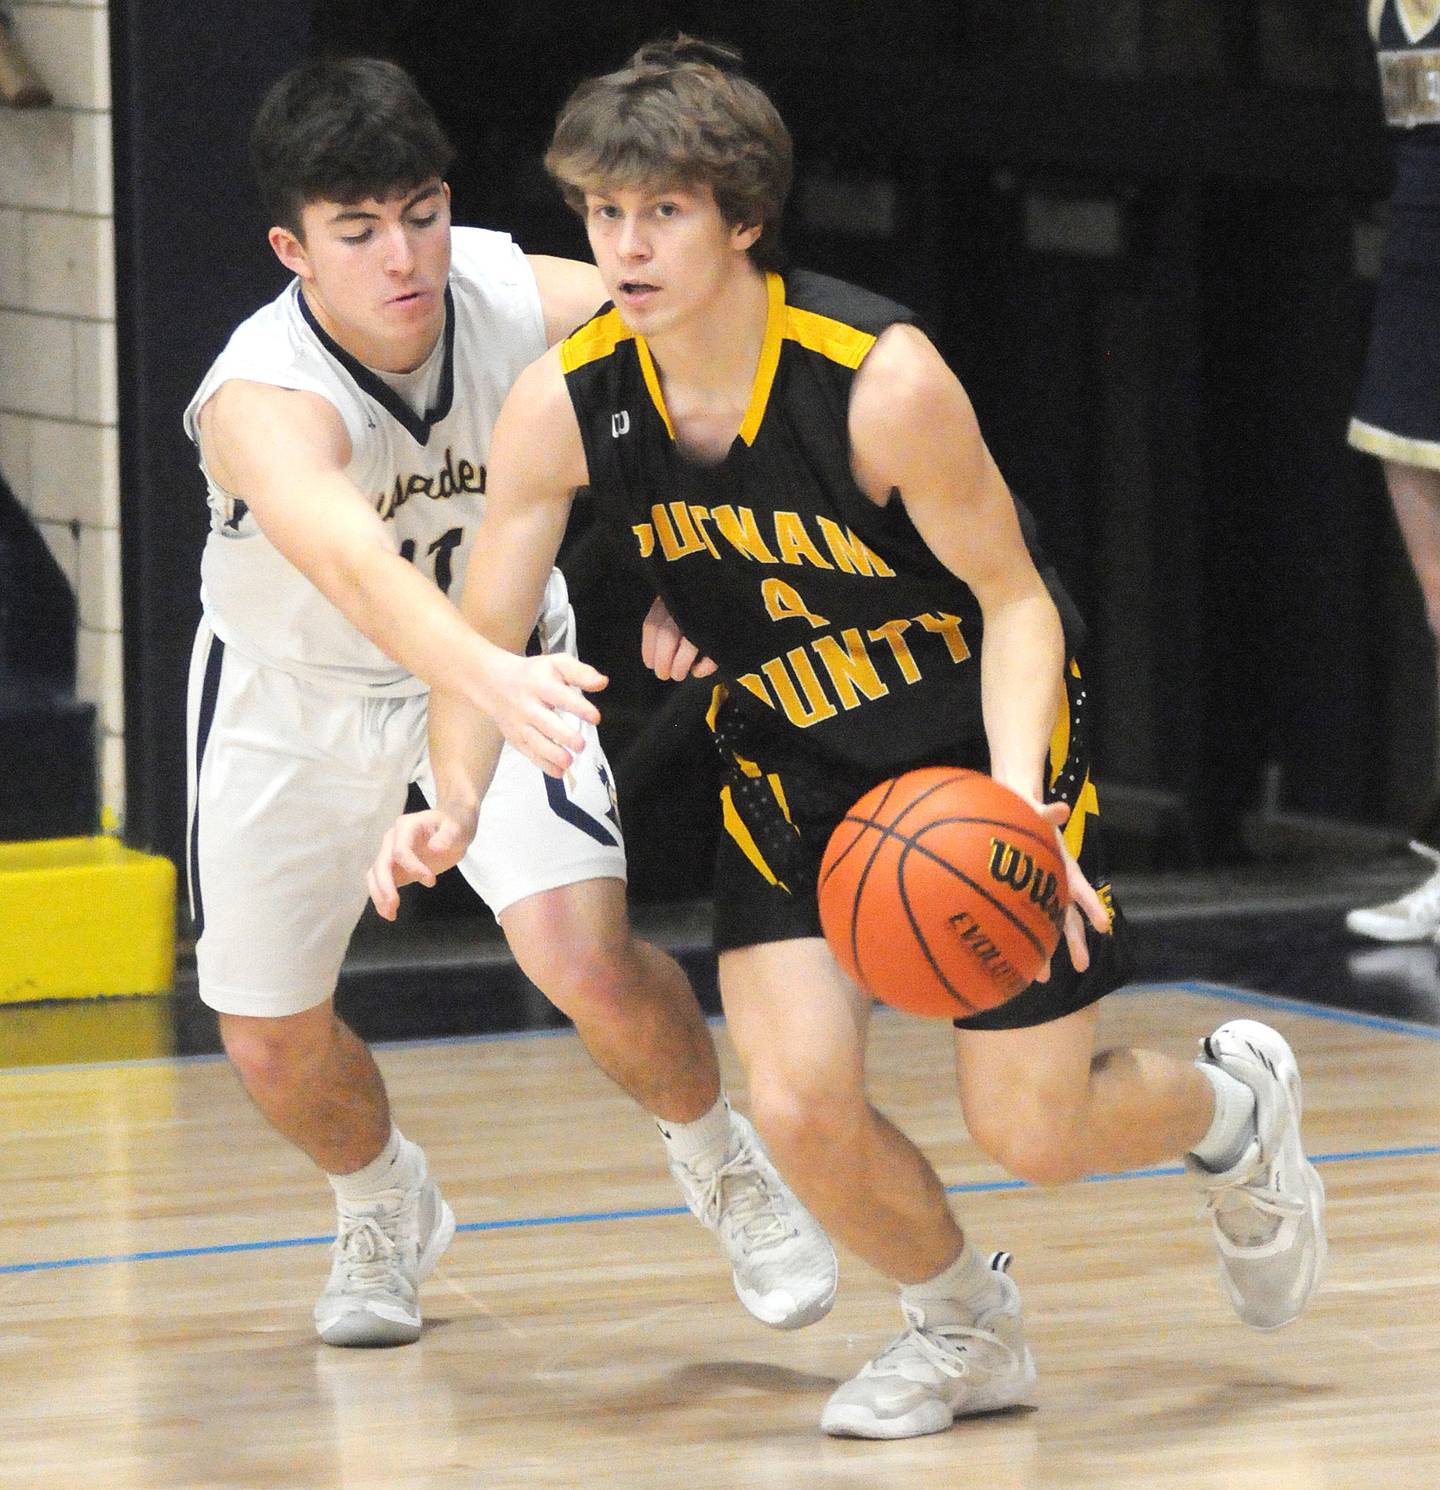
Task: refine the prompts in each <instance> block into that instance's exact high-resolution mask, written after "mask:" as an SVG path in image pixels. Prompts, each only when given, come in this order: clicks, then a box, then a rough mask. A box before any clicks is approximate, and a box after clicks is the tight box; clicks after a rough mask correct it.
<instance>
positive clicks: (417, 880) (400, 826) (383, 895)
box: [365, 808, 475, 921]
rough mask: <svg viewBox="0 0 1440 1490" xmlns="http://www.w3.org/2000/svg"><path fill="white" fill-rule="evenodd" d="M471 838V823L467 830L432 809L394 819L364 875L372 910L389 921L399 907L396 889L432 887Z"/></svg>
mask: <svg viewBox="0 0 1440 1490" xmlns="http://www.w3.org/2000/svg"><path fill="white" fill-rule="evenodd" d="M474 836H475V829H474V826H473V824H472V825H471V826H469V827H468V828H467V827H466V826H465V825H464V824H462V823H459V822H457V821H456V820H455V819H454V818H453V817H451V816H450V815H449V814H448V813H444V812H439V811H437V810H436V809H434V808H428V809H427V810H426V811H424V812H407V813H406V814H405V815H404V816H403V817H397V818H396V819H395V822H394V824H393V825H392V826H391V827H390V829H389V831H388V832H387V833H386V834H385V837H384V838H383V839H382V840H381V843H380V852H379V853H378V854H376V855H375V861H374V863H372V864H371V866H370V869H369V872H368V873H367V874H366V876H365V888H366V889H367V890H369V892H370V900H371V902H372V903H373V905H374V906H375V909H376V910H377V911H379V912H380V914H381V915H382V916H384V918H385V919H386V920H387V921H393V920H394V919H395V913H396V912H397V911H398V910H399V908H400V887H401V886H402V885H413V884H421V885H433V884H434V883H435V881H436V879H437V878H438V877H439V876H440V875H441V874H443V873H444V872H445V871H446V870H447V869H453V868H454V867H455V865H457V864H458V863H459V862H460V860H461V859H463V858H464V857H465V850H466V849H467V848H469V847H470V840H471V839H472V838H473V837H474Z"/></svg>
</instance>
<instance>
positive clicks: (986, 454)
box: [850, 325, 1109, 969]
mask: <svg viewBox="0 0 1440 1490" xmlns="http://www.w3.org/2000/svg"><path fill="white" fill-rule="evenodd" d="M850 442H851V451H852V457H851V458H852V463H853V466H854V470H855V476H856V479H857V481H858V482H859V484H860V486H861V488H862V490H864V491H865V493H866V494H867V495H868V496H869V497H870V499H871V500H872V501H874V502H876V503H878V504H880V505H884V504H885V503H886V502H888V501H892V500H899V501H902V502H904V504H905V510H906V512H907V513H908V514H909V517H910V520H911V522H913V523H914V525H915V528H916V530H917V531H918V532H919V534H920V536H921V537H922V538H923V539H924V540H925V542H926V543H927V544H928V545H929V547H930V550H931V552H932V553H933V554H934V555H935V556H936V558H938V559H939V560H940V562H941V563H942V564H944V565H945V567H946V568H947V569H949V570H950V572H951V573H952V574H954V575H955V576H956V578H957V579H960V580H962V581H963V582H964V583H965V584H966V585H967V586H969V588H970V590H971V591H972V592H973V593H974V595H975V598H976V600H977V601H979V603H980V610H981V613H982V615H983V617H984V622H985V634H984V640H983V644H982V646H981V649H980V696H981V709H982V712H983V714H984V721H985V738H986V741H987V742H988V744H989V747H990V773H991V775H992V776H993V777H994V778H995V780H997V781H999V782H1001V783H1002V784H1004V785H1005V786H1008V787H1009V788H1010V789H1011V790H1012V791H1015V792H1018V793H1019V794H1020V795H1021V796H1022V797H1024V798H1025V799H1026V800H1027V801H1030V802H1032V803H1034V804H1035V806H1036V807H1037V808H1039V809H1041V811H1042V813H1043V815H1044V816H1045V817H1046V819H1047V820H1048V821H1050V822H1052V823H1054V824H1055V826H1056V827H1057V828H1058V827H1059V826H1060V825H1061V824H1063V822H1064V821H1065V818H1066V817H1067V816H1068V810H1067V809H1066V808H1065V807H1064V806H1063V804H1060V803H1051V804H1048V805H1047V804H1046V803H1045V794H1044V788H1045V769H1046V763H1047V759H1048V754H1049V742H1050V736H1051V733H1052V731H1053V729H1054V724H1055V719H1056V716H1057V714H1058V712H1059V708H1060V702H1061V697H1062V690H1063V688H1064V668H1065V634H1064V630H1063V628H1062V626H1061V624H1060V614H1059V611H1058V610H1057V609H1056V607H1055V602H1054V601H1053V600H1052V599H1051V597H1050V592H1049V590H1047V589H1046V587H1045V582H1044V580H1042V579H1041V577H1040V574H1039V571H1038V570H1037V569H1036V568H1035V562H1034V560H1033V559H1032V558H1031V556H1030V551H1029V549H1028V548H1027V547H1026V545H1025V539H1024V535H1023V534H1022V533H1021V531H1020V520H1019V517H1018V515H1017V514H1016V511H1015V503H1014V500H1013V498H1012V497H1011V495H1010V489H1009V487H1008V486H1007V485H1006V484H1005V480H1004V478H1003V477H1002V476H1001V474H1000V471H999V468H998V467H997V466H996V464H995V461H994V459H993V457H992V456H991V454H990V451H989V450H988V449H987V447H986V445H985V441H984V439H983V438H982V437H981V434H980V428H979V425H978V423H977V422H976V419H975V411H974V409H973V408H972V407H971V404H970V399H969V397H968V396H967V394H966V392H965V390H964V388H963V387H962V386H961V385H960V380H959V379H958V378H957V377H956V376H955V374H954V373H953V372H951V370H950V368H949V367H948V366H947V365H946V363H945V361H944V359H943V358H942V357H941V356H940V354H939V352H938V351H936V349H935V347H934V346H933V344H932V343H931V342H930V340H929V338H927V337H926V336H925V335H924V333H923V332H921V331H919V330H917V329H916V328H915V327H913V326H903V325H896V326H892V327H890V328H889V329H888V330H887V331H885V332H884V334H883V335H882V336H881V337H880V339H879V340H878V341H877V342H876V344H875V347H874V348H873V349H872V351H871V352H870V355H869V356H868V357H867V358H866V359H865V362H864V363H863V364H862V365H861V368H860V372H859V373H858V374H857V376H856V379H855V385H854V388H853V390H852V392H851V401H850ZM1057 836H1058V835H1057ZM1061 847H1062V851H1063V849H1064V845H1063V843H1062V845H1061ZM1066 863H1067V868H1068V870H1069V874H1068V879H1069V883H1070V891H1071V898H1072V901H1073V902H1075V903H1076V904H1077V905H1078V906H1079V907H1080V908H1081V909H1082V910H1083V911H1084V913H1085V915H1086V916H1087V917H1088V918H1089V920H1090V921H1091V923H1092V924H1093V925H1094V926H1095V927H1096V929H1097V930H1100V931H1104V930H1106V929H1107V928H1108V927H1109V917H1108V915H1107V914H1106V912H1105V909H1104V907H1103V906H1102V905H1101V903H1100V898H1099V896H1097V895H1096V893H1095V890H1094V888H1093V887H1092V886H1091V885H1090V884H1088V883H1087V882H1086V880H1085V878H1084V876H1083V875H1082V874H1081V873H1080V870H1079V868H1078V866H1077V865H1076V864H1075V862H1074V860H1073V858H1071V857H1070V855H1069V854H1068V853H1066ZM1066 937H1067V940H1068V941H1069V944H1070V950H1071V956H1072V959H1073V960H1074V962H1075V965H1076V966H1077V968H1081V969H1083V968H1084V967H1085V966H1086V965H1087V962H1088V954H1087V952H1086V949H1085V938H1084V931H1083V927H1082V926H1081V925H1080V922H1079V918H1078V916H1072V917H1071V918H1069V921H1068V923H1067V926H1066Z"/></svg>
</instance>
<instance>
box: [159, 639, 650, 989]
mask: <svg viewBox="0 0 1440 1490" xmlns="http://www.w3.org/2000/svg"><path fill="white" fill-rule="evenodd" d="M552 650H558V648H555V647H552ZM565 650H567V651H569V652H571V653H573V652H574V624H573V620H572V621H571V623H570V626H569V628H568V632H567V635H566V637H565ZM425 705H426V696H425V695H424V694H419V695H412V696H409V697H394V696H389V697H364V696H358V697H357V696H355V695H352V694H343V693H336V692H330V691H327V690H325V689H324V688H323V687H321V686H317V685H316V684H314V683H312V682H308V681H305V680H302V679H299V678H296V677H295V676H293V675H292V674H290V673H287V672H283V671H281V670H279V669H277V668H273V667H265V666H262V665H258V664H256V663H253V662H251V661H249V660H247V659H246V658H244V657H242V656H240V655H239V654H238V653H237V652H236V651H235V649H234V648H233V647H227V646H226V645H225V644H224V643H223V642H221V641H220V640H219V639H218V638H217V637H216V636H215V635H214V634H213V633H212V632H211V630H210V628H209V626H208V625H206V624H204V623H203V622H202V623H201V626H200V630H199V633H198V635H197V636H196V639H195V648H194V652H193V654H192V656H191V665H190V693H189V708H188V711H187V713H188V719H187V725H188V731H187V732H188V738H189V751H188V759H189V803H190V813H189V833H188V838H187V858H188V864H187V868H188V871H189V881H190V909H191V915H192V917H193V919H194V924H195V934H196V946H195V957H196V963H197V971H198V974H199V983H200V997H201V998H202V999H203V1000H204V1001H205V1002H206V1003H207V1004H209V1005H210V1007H211V1008H212V1009H217V1010H219V1011H220V1012H222V1013H227V1014H251V1015H260V1016H268V1017H272V1018H273V1017H276V1016H279V1015H283V1014H297V1013H300V1012H301V1011H302V1010H305V1009H309V1008H312V1007H313V1006H314V1005H316V1004H319V1003H322V1002H324V1000H325V999H327V998H329V997H330V996H331V995H332V994H333V993H334V991H335V984H336V979H337V977H338V975H339V971H340V964H341V961H342V959H343V958H344V955H345V949H346V946H347V945H348V943H349V940H350V935H351V933H352V932H353V931H354V929H355V923H356V921H357V920H358V919H359V916H360V912H361V911H362V910H363V909H364V905H365V899H366V891H365V871H366V870H367V869H368V868H369V866H370V862H371V860H372V859H373V858H374V856H375V854H376V852H377V850H378V849H379V847H380V840H381V838H382V837H383V836H384V834H385V830H386V829H387V828H389V827H390V825H391V823H392V822H393V821H394V820H395V818H396V817H397V816H398V815H399V813H400V812H402V811H403V810H404V806H405V796H406V790H407V788H408V787H409V785H410V783H412V782H415V783H417V784H418V785H419V786H420V788H421V790H422V791H423V792H424V793H425V794H426V796H427V797H429V798H432V800H433V791H434V787H433V782H432V779H431V776H430V771H429V763H428V759H427V756H426V737H425V728H426V717H425ZM584 729H585V732H586V736H587V739H586V744H585V749H584V750H583V751H582V752H581V753H580V756H579V757H578V759H577V760H576V762H575V764H574V766H573V767H572V768H571V770H570V772H569V773H568V775H567V777H566V779H565V780H564V781H558V780H556V779H555V778H553V777H550V776H546V775H545V774H544V773H543V772H542V771H540V770H539V769H538V768H537V767H536V766H533V765H531V764H530V762H529V761H527V760H526V759H525V758H524V756H522V755H521V754H520V753H519V752H518V751H515V750H513V749H511V747H510V746H509V745H506V746H505V747H504V749H503V750H502V752H501V755H500V761H499V764H498V766H497V768H496V772H495V779H494V781H493V782H492V783H491V786H490V789H489V791H487V792H486V794H485V800H484V802H483V803H482V804H481V809H480V822H479V828H478V830H477V832H476V834H475V841H474V842H473V843H472V844H471V845H470V849H469V851H468V853H467V854H466V855H465V857H464V859H462V860H461V862H460V865H459V868H460V871H461V873H462V874H463V875H464V876H465V878H466V879H467V880H468V881H469V882H470V884H471V885H472V886H473V887H474V889H475V890H476V891H477V892H478V894H479V895H480V897H481V898H482V899H483V900H484V901H485V903H486V904H487V905H488V906H489V907H490V909H491V911H493V912H494V913H495V915H496V916H499V915H500V914H501V913H503V912H504V911H505V909H506V908H507V907H508V906H511V905H513V904H514V903H515V902H516V901H518V900H523V899H524V898H525V897H527V896H530V895H537V894H539V893H540V892H542V891H544V890H553V889H556V888H558V887H559V886H561V885H569V884H575V883H577V882H579V881H581V880H588V879H621V880H623V879H624V878H625V850H624V845H623V841H622V839H621V835H620V826H619V818H618V814H617V812H616V809H615V800H614V793H613V788H612V777H611V774H610V769H609V765H608V763H607V762H606V760H605V756H604V752H603V751H602V750H601V748H600V741H599V739H598V738H597V737H596V735H595V732H594V730H593V728H592V727H590V726H588V725H587V726H584Z"/></svg>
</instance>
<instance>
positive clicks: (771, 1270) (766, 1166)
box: [670, 1112, 840, 1330]
mask: <svg viewBox="0 0 1440 1490" xmlns="http://www.w3.org/2000/svg"><path fill="white" fill-rule="evenodd" d="M670 1172H671V1174H673V1175H674V1176H675V1178H676V1180H677V1181H678V1182H679V1184H680V1188H681V1190H682V1191H683V1192H684V1195H685V1203H686V1204H687V1205H688V1206H689V1207H690V1210H691V1212H692V1214H693V1215H694V1216H695V1217H696V1219H697V1220H699V1221H700V1223H701V1224H702V1225H703V1226H705V1227H707V1228H708V1229H709V1230H711V1231H713V1232H714V1233H715V1235H716V1236H717V1237H719V1239H720V1245H721V1246H722V1247H723V1248H724V1249H725V1255H726V1257H728V1258H729V1260H730V1267H731V1276H732V1277H733V1279H734V1282H735V1292H736V1294H737V1295H738V1296H739V1298H740V1302H741V1303H742V1304H744V1305H745V1307H746V1308H747V1309H748V1310H749V1311H750V1312H751V1313H752V1314H753V1315H754V1316H755V1318H756V1319H758V1320H760V1321H761V1322H762V1323H763V1324H768V1325H771V1326H772V1327H773V1328H775V1329H777V1330H798V1329H801V1328H803V1327H804V1326H805V1325H807V1324H814V1323H815V1321H816V1320H817V1319H823V1318H824V1317H825V1316H826V1315H827V1314H828V1313H829V1312H830V1306H831V1304H833V1303H834V1302H835V1290H836V1287H837V1286H838V1283H839V1276H840V1270H839V1265H838V1263H837V1262H836V1260H835V1249H834V1247H832V1246H831V1245H830V1238H829V1237H827V1236H826V1235H825V1233H824V1231H823V1230H822V1229H821V1227H820V1223H819V1222H818V1221H816V1220H815V1218H814V1217H813V1216H812V1215H811V1214H810V1212H809V1211H807V1210H806V1209H805V1207H804V1206H803V1205H801V1204H800V1202H799V1201H798V1200H797V1199H796V1198H795V1196H794V1194H793V1193H792V1192H791V1190H790V1187H789V1186H788V1185H787V1184H786V1183H785V1182H784V1180H782V1179H781V1178H780V1175H779V1174H778V1172H777V1171H776V1169H775V1166H774V1165H773V1164H772V1163H771V1162H770V1159H769V1157H768V1155H767V1154H766V1153H765V1150H764V1149H763V1148H762V1147H761V1146H760V1139H759V1136H758V1135H757V1134H756V1132H755V1129H754V1128H753V1127H751V1125H750V1123H749V1121H748V1120H747V1119H746V1118H743V1117H741V1116H740V1114H739V1113H738V1112H733V1113H731V1115H730V1148H729V1152H728V1154H727V1157H726V1159H725V1162H724V1163H723V1164H722V1165H721V1166H720V1167H719V1169H717V1170H715V1171H713V1172H712V1173H709V1174H706V1173H703V1172H701V1171H698V1170H696V1169H693V1168H691V1167H690V1166H689V1165H688V1164H682V1163H680V1162H678V1161H672V1162H671V1165H670Z"/></svg>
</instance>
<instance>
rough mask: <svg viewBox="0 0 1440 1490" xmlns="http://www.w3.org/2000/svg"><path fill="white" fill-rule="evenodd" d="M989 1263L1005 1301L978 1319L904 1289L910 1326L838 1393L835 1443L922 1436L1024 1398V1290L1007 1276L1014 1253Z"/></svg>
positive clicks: (1030, 1373)
mask: <svg viewBox="0 0 1440 1490" xmlns="http://www.w3.org/2000/svg"><path fill="white" fill-rule="evenodd" d="M990 1266H991V1267H992V1268H994V1269H995V1271H996V1272H997V1273H999V1274H1000V1275H1001V1283H1002V1284H1003V1287H1004V1300H1003V1302H1002V1303H1000V1304H998V1305H997V1306H995V1307H994V1308H992V1309H987V1310H986V1311H985V1313H983V1314H981V1315H980V1316H979V1317H978V1318H973V1317H972V1316H971V1315H970V1314H969V1312H968V1311H966V1310H965V1309H964V1308H963V1307H962V1306H961V1305H959V1304H954V1303H950V1302H948V1301H938V1302H937V1301H935V1300H926V1301H925V1302H924V1303H923V1304H921V1303H919V1302H917V1301H915V1300H913V1299H909V1298H907V1297H906V1296H905V1292H904V1291H903V1290H902V1292H901V1295H900V1310H901V1312H902V1313H903V1314H904V1316H905V1323H906V1324H907V1325H908V1326H909V1328H908V1329H907V1330H906V1331H905V1333H904V1334H903V1335H900V1336H899V1337H898V1338H896V1339H895V1340H892V1341H891V1343H890V1344H889V1345H887V1346H886V1347H885V1349H884V1350H882V1351H881V1352H880V1354H879V1355H877V1356H876V1357H875V1359H874V1360H873V1361H870V1362H869V1363H868V1364H866V1365H865V1366H862V1367H861V1369H860V1374H859V1375H858V1376H855V1377H852V1378H851V1379H850V1380H849V1381H847V1382H845V1383H844V1384H843V1385H842V1386H840V1387H839V1388H837V1390H836V1391H835V1393H834V1395H833V1396H832V1397H831V1398H830V1400H829V1401H828V1402H827V1403H826V1404H825V1409H824V1411H823V1412H822V1413H821V1414H820V1427H821V1428H822V1429H823V1430H824V1431H825V1432H826V1433H829V1434H831V1435H832V1436H834V1437H836V1438H916V1437H918V1436H919V1435H920V1434H922V1433H943V1432H944V1431H945V1430H946V1429H947V1428H948V1427H949V1426H950V1425H951V1424H952V1423H953V1422H954V1421H955V1419H956V1418H963V1417H971V1416H973V1415H974V1414H975V1413H980V1412H996V1411H998V1410H999V1409H1001V1408H1004V1407H1014V1406H1016V1405H1017V1404H1018V1403H1021V1402H1023V1401H1025V1399H1026V1398H1027V1397H1028V1396H1029V1395H1030V1393H1031V1390H1032V1389H1033V1387H1034V1385H1035V1362H1034V1360H1033V1358H1032V1357H1031V1355H1030V1349H1029V1347H1028V1346H1027V1345H1026V1344H1025V1338H1024V1334H1023V1333H1022V1331H1023V1326H1024V1318H1023V1316H1022V1314H1021V1310H1020V1290H1019V1289H1018V1288H1017V1287H1016V1286H1015V1283H1014V1281H1013V1280H1012V1279H1010V1278H1007V1277H1005V1276H1004V1274H1005V1270H1006V1269H1007V1268H1008V1267H1009V1266H1010V1254H1009V1253H1008V1252H997V1253H995V1254H994V1256H993V1257H991V1259H990Z"/></svg>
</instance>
